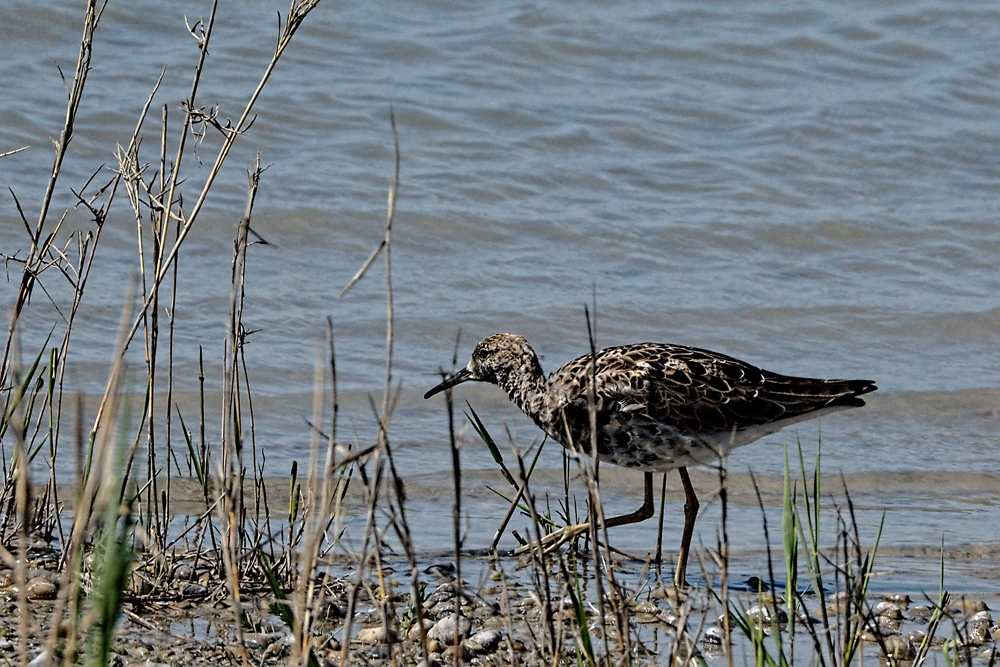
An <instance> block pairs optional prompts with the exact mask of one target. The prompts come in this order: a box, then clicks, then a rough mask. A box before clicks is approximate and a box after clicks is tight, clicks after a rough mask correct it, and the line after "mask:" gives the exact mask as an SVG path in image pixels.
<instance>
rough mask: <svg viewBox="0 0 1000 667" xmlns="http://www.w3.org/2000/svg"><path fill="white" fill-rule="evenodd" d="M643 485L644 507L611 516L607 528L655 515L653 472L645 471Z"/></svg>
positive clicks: (636, 521) (606, 522)
mask: <svg viewBox="0 0 1000 667" xmlns="http://www.w3.org/2000/svg"><path fill="white" fill-rule="evenodd" d="M643 486H644V487H645V490H644V491H643V493H644V494H645V495H644V497H643V499H642V507H640V508H639V509H637V510H636V511H634V512H632V513H631V514H623V515H622V516H613V517H611V518H610V519H608V520H607V521H605V522H604V526H605V528H614V527H615V526H624V525H627V524H630V523H639V522H640V521H645V520H646V519H649V518H651V517H652V516H653V473H651V472H647V473H643ZM696 502H697V501H696Z"/></svg>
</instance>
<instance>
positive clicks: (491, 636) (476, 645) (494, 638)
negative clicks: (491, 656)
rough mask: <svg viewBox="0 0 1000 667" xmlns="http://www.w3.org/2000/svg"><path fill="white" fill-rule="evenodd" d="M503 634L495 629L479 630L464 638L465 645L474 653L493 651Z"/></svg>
mask: <svg viewBox="0 0 1000 667" xmlns="http://www.w3.org/2000/svg"><path fill="white" fill-rule="evenodd" d="M502 637H503V635H501V634H500V632H499V631H497V630H481V631H479V632H477V633H476V634H474V635H472V636H471V637H469V638H468V639H466V640H465V645H466V646H468V647H469V649H470V650H471V651H472V652H473V653H476V654H483V653H493V651H495V650H497V646H499V645H500V639H501V638H502Z"/></svg>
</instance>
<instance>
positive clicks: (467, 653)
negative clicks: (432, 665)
mask: <svg viewBox="0 0 1000 667" xmlns="http://www.w3.org/2000/svg"><path fill="white" fill-rule="evenodd" d="M455 650H456V647H454V646H449V647H447V648H446V649H445V650H444V651H443V652H442V653H441V658H442V659H443V660H444V662H445V664H446V665H447V664H451V663H453V662H455ZM457 650H459V651H461V653H460V654H459V655H461V656H462V658H461V661H462V662H469V661H470V660H472V659H473V658H474V657H476V656H475V654H474V653H473V652H472V651H471V650H470V649H469V647H468V646H466V645H465V644H459V645H458V648H457Z"/></svg>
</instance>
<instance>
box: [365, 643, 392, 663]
mask: <svg viewBox="0 0 1000 667" xmlns="http://www.w3.org/2000/svg"><path fill="white" fill-rule="evenodd" d="M362 653H363V654H364V656H365V657H366V658H368V659H369V660H385V659H386V658H388V657H389V647H388V646H382V645H379V646H370V647H368V648H366V649H364V651H362Z"/></svg>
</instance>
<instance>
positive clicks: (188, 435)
mask: <svg viewBox="0 0 1000 667" xmlns="http://www.w3.org/2000/svg"><path fill="white" fill-rule="evenodd" d="M174 407H175V408H177V418H178V419H179V420H180V421H181V433H183V434H184V441H185V442H186V443H187V447H188V454H190V455H191V461H192V462H193V463H194V474H196V475H197V476H198V482H199V483H200V484H201V486H202V488H204V487H205V484H206V480H205V473H204V472H203V471H202V469H201V461H199V460H198V452H196V451H195V449H194V442H193V441H192V440H191V433H190V432H189V431H188V429H187V425H185V424H184V415H182V414H181V407H180V406H179V405H175V406H174Z"/></svg>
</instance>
